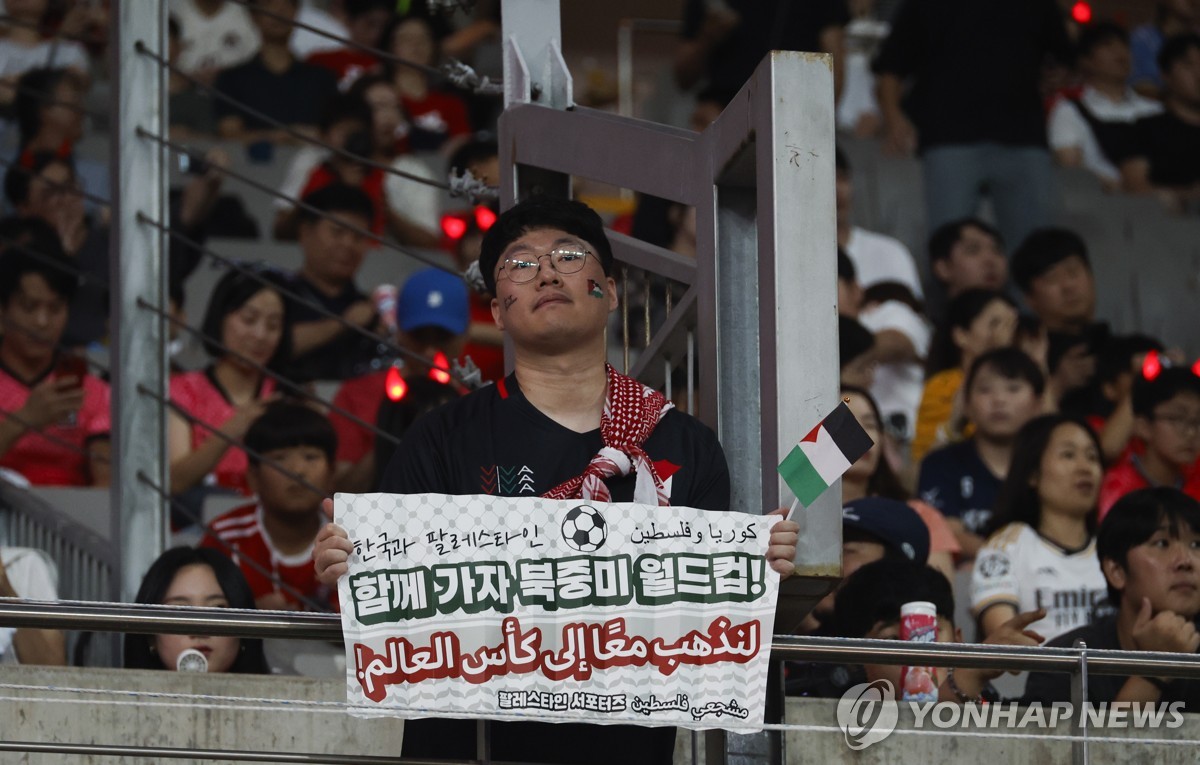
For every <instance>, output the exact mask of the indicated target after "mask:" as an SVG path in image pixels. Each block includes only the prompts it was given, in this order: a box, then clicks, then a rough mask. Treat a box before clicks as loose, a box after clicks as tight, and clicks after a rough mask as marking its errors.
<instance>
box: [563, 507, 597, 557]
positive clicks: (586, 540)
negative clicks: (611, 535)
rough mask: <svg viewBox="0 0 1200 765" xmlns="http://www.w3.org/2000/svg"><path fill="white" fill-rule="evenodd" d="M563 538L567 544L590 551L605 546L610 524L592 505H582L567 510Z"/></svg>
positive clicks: (579, 549)
mask: <svg viewBox="0 0 1200 765" xmlns="http://www.w3.org/2000/svg"><path fill="white" fill-rule="evenodd" d="M562 534H563V539H564V540H565V541H566V543H567V545H568V546H569V547H571V548H572V549H574V550H578V551H579V552H584V553H590V552H595V551H597V550H599V549H600V548H601V547H603V546H604V540H605V539H606V538H607V537H608V526H607V524H605V523H604V516H603V515H601V514H600V511H599V510H597V509H596V508H594V507H592V506H591V505H580V506H579V507H573V508H571V509H570V510H568V511H567V517H566V518H564V519H563V523H562Z"/></svg>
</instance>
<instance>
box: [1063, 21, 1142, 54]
mask: <svg viewBox="0 0 1200 765" xmlns="http://www.w3.org/2000/svg"><path fill="white" fill-rule="evenodd" d="M1114 40H1116V41H1117V42H1121V43H1124V44H1125V45H1126V46H1128V45H1129V32H1127V31H1125V27H1123V26H1121V25H1120V24H1117V23H1115V22H1112V21H1096V22H1093V23H1091V24H1088V25H1087V26H1085V27H1084V28H1083V29H1082V31H1080V33H1079V41H1078V42H1076V43H1075V52H1076V55H1077V56H1078V57H1079V58H1083V57H1085V56H1090V55H1092V52H1093V51H1094V50H1096V48H1099V47H1100V46H1102V45H1107V44H1108V43H1110V42H1113V41H1114Z"/></svg>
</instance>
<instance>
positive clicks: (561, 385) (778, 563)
mask: <svg viewBox="0 0 1200 765" xmlns="http://www.w3.org/2000/svg"><path fill="white" fill-rule="evenodd" d="M479 265H480V270H481V273H482V276H483V279H484V281H485V283H486V284H487V287H488V289H489V291H490V292H491V293H492V294H493V295H494V296H495V298H494V299H493V301H492V315H493V317H494V318H495V321H496V324H497V326H499V327H500V329H501V330H502V331H503V332H505V333H507V334H508V336H509V337H510V338H511V340H512V345H513V350H514V372H513V374H511V375H509V376H508V377H506V378H504V379H503V380H501V381H499V382H498V383H497V384H495V385H492V386H488V387H486V388H484V389H482V390H479V391H476V392H475V393H472V394H470V395H468V396H466V397H464V398H463V399H461V400H459V401H456V402H453V403H451V404H449V405H447V406H444V407H441V408H439V409H437V410H435V411H433V412H432V413H430V414H429V415H427V416H426V417H424V418H422V419H421V420H420V421H418V422H417V423H416V424H414V425H413V427H412V429H411V430H410V431H409V433H408V434H407V435H406V436H405V439H404V442H403V444H401V446H400V447H399V449H398V451H397V452H396V456H395V457H394V459H393V460H392V462H391V464H390V465H389V466H388V468H387V469H386V470H385V471H384V472H383V474H382V479H381V485H380V491H381V492H383V493H384V494H387V495H414V494H441V495H493V496H496V497H516V498H519V497H528V498H535V497H542V498H547V499H552V500H591V501H592V503H593V504H594V505H597V506H599V507H600V508H605V507H608V506H607V505H605V504H603V503H610V502H612V503H628V502H633V503H638V504H639V505H650V506H657V507H659V509H660V512H661V513H662V515H661V516H656V517H652V518H646V519H645V520H646V523H644V524H641V525H639V526H638V528H637V530H636V531H634V532H632V533H631V534H629V535H627V538H628V539H633V541H634V542H637V543H638V544H640V545H644V547H643V548H642V549H643V550H644V551H647V552H649V551H650V549H651V548H650V547H649V545H650V544H651V542H652V541H653V542H655V543H656V544H666V543H667V542H674V543H676V544H677V545H684V544H690V541H689V539H695V540H697V541H698V540H699V538H700V537H703V536H704V534H705V533H709V534H710V538H709V539H708V540H706V541H707V542H708V543H709V544H711V543H712V542H714V541H717V539H718V538H721V540H722V541H723V542H727V543H733V542H734V541H735V540H733V538H732V537H733V535H732V533H730V534H728V535H726V534H725V532H723V531H721V530H720V528H719V527H720V526H721V523H719V522H718V523H716V524H707V529H708V530H710V531H706V532H701V531H700V529H699V528H697V529H696V530H695V531H693V530H692V529H691V526H690V524H688V523H683V522H680V523H678V524H674V525H671V527H670V533H664V529H665V528H666V526H667V523H666V520H665V519H667V518H668V517H670V518H672V519H674V518H675V516H670V515H669V513H670V512H672V511H673V510H674V509H676V508H678V509H680V510H682V508H698V509H700V510H709V511H725V510H728V509H729V499H730V498H729V493H730V487H729V475H728V469H727V466H726V462H725V455H724V452H723V451H722V449H721V445H720V444H719V443H718V441H717V438H716V435H715V434H714V433H713V432H712V430H711V429H709V428H708V427H706V426H705V425H703V424H702V423H700V422H699V421H697V420H695V419H694V418H692V417H690V416H689V415H686V414H683V413H681V412H679V411H677V410H675V409H673V408H672V406H671V404H670V403H669V402H668V401H667V400H666V398H665V397H664V396H663V395H662V394H661V393H659V392H658V391H655V390H653V389H651V388H648V387H646V386H644V385H642V384H641V383H639V382H637V381H636V380H633V379H632V378H629V377H626V376H625V375H622V374H619V373H618V372H616V370H614V369H613V368H612V367H610V366H608V365H607V364H606V363H605V359H606V348H605V327H606V325H607V321H608V315H609V313H610V312H611V311H613V310H615V309H616V307H617V290H616V283H615V281H614V280H613V278H612V277H611V276H610V274H611V272H612V268H613V255H612V249H611V246H610V244H609V242H608V239H607V237H606V236H605V234H604V229H603V224H602V222H601V220H600V218H599V216H598V215H596V213H595V212H594V211H592V210H591V209H590V208H588V207H587V206H586V205H584V204H582V203H579V202H574V201H568V200H562V199H551V198H545V197H535V198H532V199H530V200H527V201H525V202H522V203H520V204H518V205H517V206H515V207H513V208H512V209H510V210H508V211H507V212H505V213H504V214H503V215H501V216H500V217H499V219H498V220H497V222H496V224H495V225H493V226H492V228H491V229H489V230H488V232H487V234H486V236H485V237H484V241H483V245H482V251H481V255H480V259H479ZM485 499H486V498H485V497H481V498H480V500H481V501H484V500H485ZM342 501H343V500H342V499H339V520H340V517H341V515H340V514H341V513H342V509H341V508H342V505H341V503H342ZM487 501H489V502H492V503H494V502H496V500H487ZM516 506H517V505H516V503H515V502H514V504H513V507H516ZM332 507H333V503H332V502H328V501H327V503H326V511H327V512H329V513H330V514H331V515H332ZM572 512H574V511H572ZM605 512H606V513H608V512H609V511H608V510H606V511H605ZM775 512H776V513H777V514H779V515H783V514H784V511H782V510H779V511H775ZM615 513H616V511H613V515H612V516H610V523H613V521H612V518H615V517H616V515H615ZM735 516H736V517H738V518H743V517H744V516H740V515H736V514H730V517H731V518H732V517H735ZM583 520H587V519H583ZM654 520H659V521H660V524H661V526H662V527H661V528H656V527H655V526H654V525H653V524H652V523H651V522H652V521H654ZM581 522H582V521H581ZM564 523H566V521H564ZM639 523H640V522H639ZM741 523H742V525H743V526H746V522H745V521H744V520H743V521H741ZM756 523H761V524H762V525H761V526H759V527H758V528H760V529H766V528H768V527H769V538H767V539H763V538H764V537H767V534H766V533H764V534H763V535H762V536H761V537H759V539H760V540H762V541H760V542H759V543H758V545H759V546H758V548H757V549H759V550H760V552H759V553H758V555H760V556H761V555H762V553H761V549H762V548H763V547H765V550H766V561H767V564H768V565H769V566H770V568H771V569H772V570H773V571H775V572H776V573H777V574H778V575H779V576H780V577H786V576H789V575H790V574H791V573H792V572H793V570H794V564H793V558H794V556H795V551H796V541H797V532H798V526H797V525H796V524H795V523H794V522H791V521H787V520H782V519H780V520H779V521H778V522H776V523H774V524H773V525H771V524H770V523H768V522H766V521H756ZM697 526H698V524H697ZM746 528H747V529H748V528H749V527H748V526H747V527H746ZM613 529H614V532H613V533H616V531H615V530H616V526H615V524H614V525H613ZM685 530H686V532H687V534H686V535H685V533H684V531H685ZM583 532H584V533H586V528H584V529H583ZM723 535H724V536H723ZM750 536H751V537H753V531H751V533H750ZM746 539H747V534H746V532H745V531H743V533H742V534H741V537H740V542H741V543H745V542H746ZM356 541H357V540H356ZM405 549H406V550H407V549H408V548H407V546H406V547H405ZM574 549H576V550H580V549H581V548H579V547H575V548H574ZM676 549H683V548H680V547H677V548H676ZM730 549H731V550H732V548H730ZM356 552H357V553H361V552H362V551H361V549H356V546H355V544H353V543H352V542H351V540H350V539H349V538H348V535H347V533H346V531H345V530H344V529H342V528H341V527H339V526H337V525H335V524H328V525H327V526H325V528H324V529H322V531H321V533H320V535H319V536H318V539H317V545H316V549H315V551H314V560H315V562H316V568H317V572H318V576H319V578H320V580H321V581H322V582H324V583H326V584H330V585H332V584H334V583H335V582H337V581H338V579H339V578H340V577H342V575H343V574H346V573H348V572H349V571H350V567H349V565H348V563H349V561H350V556H351V554H352V553H356ZM683 554H686V553H683ZM741 554H742V553H740V552H737V553H735V552H732V551H731V552H728V553H720V554H719V555H717V556H715V557H720V556H721V555H728V556H736V555H741ZM651 557H653V556H650V555H644V556H642V558H651ZM668 557H678V556H675V555H674V554H672V555H664V556H662V558H663V559H665V558H668ZM606 560H607V561H609V562H611V561H615V560H616V558H612V559H606ZM728 560H733V558H732V557H730V558H728ZM761 560H762V559H761V557H760V558H759V561H760V563H761ZM521 563H522V565H524V564H525V563H527V561H521ZM641 563H642V560H641V558H639V560H638V565H641ZM680 565H682V564H680ZM413 570H415V569H410V570H409V571H413ZM435 571H436V569H435ZM638 573H639V572H636V571H635V572H634V574H635V575H637V574H638ZM714 576H715V575H714ZM351 578H352V579H353V578H354V577H351ZM342 584H343V585H345V581H343V583H342ZM776 586H777V582H775V583H773V584H771V587H770V588H769V589H770V590H771V592H772V593H773V591H774V587H776ZM723 587H724V589H723V590H722V591H723V592H724V591H728V589H729V586H728V584H727V585H725V586H723ZM755 587H756V588H757V590H756V591H762V590H763V589H764V588H763V587H761V586H759V585H755ZM641 596H642V593H641V591H640V590H639V594H638V597H639V601H638V602H639V604H640V603H643V602H644V601H643V600H641ZM343 604H344V605H343V607H344V608H347V607H349V606H346V605H345V601H343ZM732 610H736V609H732ZM622 613H624V612H622ZM629 613H630V618H629V622H630V624H631V625H632V624H633V622H634V617H633V615H632V614H633V611H632V610H631V611H630V612H629ZM344 619H345V616H344ZM510 621H511V622H516V620H515V619H511V620H510V619H506V620H505V622H506V627H505V629H506V630H508V629H509V627H508V622H510ZM615 621H621V624H622V627H621V629H624V621H623V620H613V621H610V622H607V623H606V625H605V626H606V627H609V625H611V624H613V623H614V622H615ZM718 621H721V620H718ZM716 623H717V622H714V625H715V624H716ZM721 623H722V625H723V626H722V629H725V628H726V627H729V620H724V621H721ZM741 626H743V625H739V626H738V627H730V628H729V630H728V633H727V634H724V635H722V636H721V639H720V641H718V640H717V633H716V631H714V630H710V631H709V633H708V634H709V635H711V636H712V639H711V640H710V641H709V643H710V644H711V645H712V646H714V647H713V648H712V649H711V650H713V651H719V650H720V649H721V647H722V646H723V647H724V648H725V649H728V651H729V652H730V653H731V654H732V653H736V652H737V650H738V649H737V648H734V647H732V646H733V645H738V640H739V638H737V637H733V638H731V637H730V636H731V635H733V634H734V633H736V632H737V630H738V629H739V628H740V627H741ZM515 629H516V631H517V635H518V636H520V635H521V632H520V630H521V626H520V625H519V624H516V627H515ZM766 629H767V634H768V635H769V630H770V625H769V623H768V624H767V625H766ZM533 631H534V632H536V630H533ZM695 634H697V633H694V632H693V633H689V636H691V635H695ZM739 634H740V633H739ZM525 635H526V636H528V635H530V633H525ZM580 635H581V636H582V635H583V632H580ZM620 638H621V640H623V641H624V643H622V645H626V646H630V647H629V648H628V654H629V656H633V655H634V654H635V653H636V651H638V650H640V651H642V653H641V654H639V655H640V656H641V657H642V659H643V660H644V661H643V663H645V661H650V662H654V661H655V659H654V658H650V659H645V652H646V651H647V650H648V649H647V646H649V650H650V652H651V653H653V652H654V650H655V645H650V641H643V643H642V645H641V647H640V648H638V646H636V645H635V643H636V641H638V640H642V638H640V637H638V636H636V634H635V635H634V636H632V637H628V636H625V635H621V636H620ZM581 640H582V637H581ZM704 640H708V638H704ZM614 641H616V637H615V636H613V635H610V638H609V642H607V643H605V644H604V645H605V646H608V647H609V648H613V646H616V645H617V644H618V642H619V641H617V642H614ZM513 642H514V643H515V639H514V641H513ZM767 643H768V645H766V646H764V648H765V649H766V650H765V651H764V652H763V654H764V655H763V657H762V658H763V660H764V661H765V653H766V652H769V638H768V640H767ZM510 645H511V643H510ZM690 645H695V646H698V647H699V648H697V650H699V649H700V648H703V650H704V651H706V652H707V651H708V650H710V649H709V648H706V647H704V646H701V645H700V642H698V641H697V640H696V639H694V638H693V639H692V644H690ZM678 646H679V647H678V648H677V649H672V650H678V651H680V652H682V653H676V654H674V655H676V656H678V657H682V655H683V653H687V651H690V650H692V649H691V648H687V647H684V644H683V641H682V640H680V642H679V643H678ZM522 647H524V643H523V644H522ZM657 648H658V649H661V654H662V655H664V656H665V655H667V653H668V651H667V648H666V647H664V645H663V643H662V642H661V641H659V642H658V643H657ZM421 650H426V649H421ZM484 650H485V649H480V652H479V655H480V656H483V655H484ZM613 650H616V649H615V648H614V649H613ZM515 651H516V648H515V646H514V652H515ZM547 653H550V652H547ZM694 653H695V652H693V654H694ZM560 654H561V651H560ZM534 655H535V654H533V653H531V654H529V656H530V657H531V658H532V657H533V656H534ZM611 655H613V654H612V653H611V652H610V653H609V656H611ZM689 655H691V654H689ZM466 658H469V657H464V659H466ZM679 660H680V661H682V662H684V663H687V661H688V659H686V658H680V659H679ZM508 661H509V664H508V665H506V666H507V667H508V669H505V670H504V671H505V672H512V669H511V666H512V664H513V660H512V659H511V655H510V657H509V659H508ZM632 661H634V660H633V659H628V661H627V662H626V663H629V662H632ZM669 661H674V660H673V659H672V660H669ZM696 663H711V661H697V662H696ZM392 664H393V666H394V665H395V662H394V661H393V662H392ZM593 665H594V666H596V667H599V666H602V665H601V664H595V662H593ZM735 669H736V668H735ZM463 671H464V672H465V670H463ZM585 671H586V670H585ZM671 671H674V665H672V668H671ZM665 674H669V673H668V672H664V675H665ZM361 675H362V673H361V672H360V676H361ZM455 676H457V675H455ZM676 697H682V694H677V696H672V697H670V699H671V700H670V701H667V702H662V703H663V706H662V707H661V709H666V708H667V705H668V704H674V703H675V701H674V699H675V698H676ZM650 698H651V699H653V697H650ZM639 701H640V700H639V699H635V700H634V709H635V711H636V709H637V704H638V703H639ZM641 703H643V708H646V707H645V704H646V703H648V702H641ZM654 703H655V704H658V703H659V702H658V701H657V700H654ZM683 706H686V704H684V705H683ZM731 709H732V710H733V711H735V712H736V711H739V707H737V705H733V706H732V707H731ZM712 710H713V707H712V704H708V705H707V707H701V709H700V715H701V716H702V715H703V714H705V713H706V712H707V711H712ZM722 711H723V713H725V714H730V708H727V709H725V710H722ZM740 711H743V712H744V709H743V710H740ZM691 712H692V714H693V716H696V713H697V710H696V709H692V710H691ZM534 716H537V715H534ZM718 716H720V715H718ZM741 717H742V718H743V719H744V718H745V715H744V714H743V715H741ZM614 719H615V718H614ZM623 719H637V718H623ZM696 719H699V717H696ZM660 724H662V723H660ZM406 726H407V727H406V729H405V735H404V752H403V754H404V756H405V757H422V758H455V759H474V758H475V757H476V756H477V749H476V742H475V736H474V733H475V730H476V725H475V723H474V722H473V721H469V720H455V719H447V718H426V719H419V720H409V721H408V722H406ZM491 731H492V733H491V742H490V747H491V757H492V758H493V759H496V760H502V761H523V762H548V763H549V762H557V763H585V762H586V763H590V762H597V763H599V762H613V761H621V762H636V763H642V762H644V763H669V762H671V758H672V752H673V749H674V741H675V729H674V728H673V727H639V726H632V725H604V726H600V725H590V724H579V723H553V724H551V723H539V722H514V723H492V726H491Z"/></svg>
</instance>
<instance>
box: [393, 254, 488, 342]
mask: <svg viewBox="0 0 1200 765" xmlns="http://www.w3.org/2000/svg"><path fill="white" fill-rule="evenodd" d="M469 321H470V309H469V307H468V305H467V285H466V283H464V282H463V280H462V279H461V278H460V277H458V276H455V275H454V274H452V273H450V272H448V271H443V270H442V269H440V268H426V269H424V270H422V271H417V272H416V273H415V274H413V275H412V276H410V277H408V281H406V282H404V287H403V288H402V289H401V290H400V295H399V297H397V298H396V323H397V324H398V325H399V326H400V329H402V330H404V331H405V332H411V331H413V330H414V329H419V328H421V327H441V328H442V329H445V330H447V331H449V332H453V333H454V334H456V335H461V334H462V333H463V332H466V331H467V323H468V322H469Z"/></svg>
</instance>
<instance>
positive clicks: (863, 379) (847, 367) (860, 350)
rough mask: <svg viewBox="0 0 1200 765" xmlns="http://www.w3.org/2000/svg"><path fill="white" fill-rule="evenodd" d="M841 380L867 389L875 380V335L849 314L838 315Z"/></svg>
mask: <svg viewBox="0 0 1200 765" xmlns="http://www.w3.org/2000/svg"><path fill="white" fill-rule="evenodd" d="M838 354H839V358H840V359H841V382H842V384H843V385H853V386H854V387H857V388H863V389H864V390H869V389H870V387H871V384H872V383H874V382H875V336H874V335H872V334H871V330H869V329H867V328H866V327H864V326H863V325H862V324H859V323H858V322H857V321H855V320H854V319H851V318H850V317H849V316H845V315H842V316H838Z"/></svg>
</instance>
